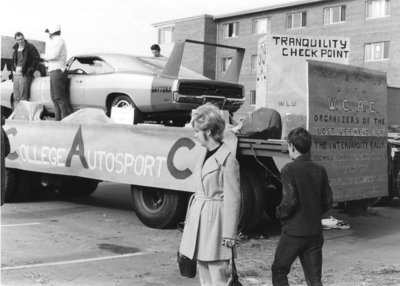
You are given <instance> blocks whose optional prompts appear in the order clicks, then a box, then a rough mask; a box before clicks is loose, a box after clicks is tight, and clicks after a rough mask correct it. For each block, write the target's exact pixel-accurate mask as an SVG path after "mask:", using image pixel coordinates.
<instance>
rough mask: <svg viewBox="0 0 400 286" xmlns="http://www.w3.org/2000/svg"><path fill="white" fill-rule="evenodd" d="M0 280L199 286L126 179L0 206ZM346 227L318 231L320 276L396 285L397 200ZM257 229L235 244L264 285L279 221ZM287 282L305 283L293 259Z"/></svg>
mask: <svg viewBox="0 0 400 286" xmlns="http://www.w3.org/2000/svg"><path fill="white" fill-rule="evenodd" d="M1 213H2V221H1V267H2V270H1V285H15V286H24V285H57V286H58V285H79V286H82V285H88V286H91V285H99V286H104V285H106V286H108V285H138V286H142V285H143V286H144V285H146V286H150V285H178V286H179V285H182V286H183V285H188V286H191V285H199V281H198V278H195V279H187V278H182V277H181V276H180V274H179V271H178V268H177V264H176V252H177V249H178V246H179V242H180V238H181V233H180V232H179V231H178V230H176V229H167V230H157V229H152V228H148V227H146V226H144V225H143V224H142V223H141V222H140V221H139V220H138V219H137V217H136V216H135V214H134V213H133V211H132V207H131V202H130V191H129V186H126V185H121V184H112V183H101V184H100V185H99V189H98V190H97V191H96V192H95V193H94V194H93V195H92V196H90V197H87V198H80V199H73V200H72V199H71V200H61V199H60V198H59V197H58V196H57V195H56V194H53V193H49V194H47V195H46V196H44V197H42V198H40V199H37V200H31V201H26V202H22V203H13V204H5V205H4V206H2V208H1ZM329 215H333V216H334V217H336V218H337V219H341V220H347V221H349V223H350V226H351V228H350V229H348V230H338V229H333V230H327V231H324V236H325V244H324V249H323V252H324V265H323V282H324V285H328V286H361V285H363V286H375V285H393V286H394V285H400V263H399V261H400V252H399V251H398V249H400V224H399V223H398V222H399V220H400V200H399V199H396V200H394V201H393V202H392V203H391V204H390V205H389V206H388V207H377V208H371V209H370V212H369V213H368V214H367V215H366V216H365V215H364V216H358V217H348V216H347V215H346V214H343V213H340V212H338V210H331V211H330V212H329V213H328V214H327V216H329ZM260 229H261V232H262V233H263V234H264V236H256V237H248V239H247V240H246V239H244V240H243V241H242V243H241V245H240V246H239V248H238V259H237V267H238V271H239V275H240V279H241V282H242V283H243V285H244V286H268V285H271V282H270V281H271V270H270V266H271V263H272V260H273V255H274V251H275V248H276V244H277V241H278V239H279V234H280V227H279V225H278V224H276V223H273V222H272V221H271V220H269V219H264V220H263V223H262V225H261V228H260ZM289 281H290V282H291V285H305V282H304V277H303V273H302V270H301V266H300V264H299V263H298V262H296V263H295V264H294V265H293V267H292V271H291V273H290V275H289Z"/></svg>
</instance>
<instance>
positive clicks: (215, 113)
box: [192, 103, 225, 142]
mask: <svg viewBox="0 0 400 286" xmlns="http://www.w3.org/2000/svg"><path fill="white" fill-rule="evenodd" d="M195 122H196V123H197V124H198V127H199V129H200V130H202V131H207V130H210V134H211V137H212V138H213V139H214V140H215V141H217V142H222V139H224V130H225V120H224V119H223V118H222V115H221V110H220V109H219V108H218V107H216V106H215V105H212V104H211V103H206V104H204V105H202V106H199V107H197V108H196V110H195V111H194V112H193V118H192V126H193V127H194V124H195Z"/></svg>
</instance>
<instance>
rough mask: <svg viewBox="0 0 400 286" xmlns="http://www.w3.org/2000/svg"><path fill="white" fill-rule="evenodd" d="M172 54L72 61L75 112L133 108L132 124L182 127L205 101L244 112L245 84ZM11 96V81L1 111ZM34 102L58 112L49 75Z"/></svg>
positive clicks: (37, 83) (34, 92) (37, 82)
mask: <svg viewBox="0 0 400 286" xmlns="http://www.w3.org/2000/svg"><path fill="white" fill-rule="evenodd" d="M174 51H175V50H174ZM174 51H173V52H172V54H171V57H170V58H169V59H167V58H155V57H139V56H132V55H125V54H87V55H80V56H74V57H72V58H71V59H70V60H69V61H68V62H67V71H68V82H69V85H68V92H69V94H70V98H71V103H72V107H73V109H74V110H78V109H81V108H85V107H96V108H101V109H103V110H104V111H105V112H106V113H107V115H109V116H111V117H112V112H113V111H115V110H117V109H115V108H114V107H131V108H133V110H134V118H133V121H134V122H133V123H134V124H136V123H141V122H144V121H145V120H151V121H157V122H164V123H165V122H167V121H169V122H170V123H171V122H172V124H173V125H176V126H183V125H184V124H185V123H186V122H188V121H189V120H190V115H191V110H192V109H194V108H196V107H197V106H199V105H201V104H203V103H205V102H209V101H210V102H213V103H215V104H217V105H219V107H221V108H222V109H225V110H228V111H229V112H230V113H233V112H235V111H236V110H238V109H239V108H240V106H241V105H242V103H243V101H244V88H243V86H242V85H240V84H237V83H233V82H225V81H214V80H210V79H208V78H206V77H204V76H202V75H200V74H198V73H195V72H193V71H191V70H189V69H187V68H185V67H183V66H181V65H180V60H181V57H182V52H183V49H182V51H179V50H178V51H175V52H174ZM179 56H180V57H179ZM240 65H241V62H240ZM239 70H240V67H239ZM237 77H238V75H237ZM237 77H236V78H235V77H234V78H235V79H236V80H237ZM12 91H13V90H12V82H10V81H9V82H3V83H2V84H1V105H2V107H7V108H12V107H13V94H12ZM31 101H37V102H41V103H43V105H44V108H45V110H46V112H47V113H50V114H51V113H54V107H53V103H52V101H51V98H50V77H49V76H43V77H35V78H34V80H33V81H32V86H31Z"/></svg>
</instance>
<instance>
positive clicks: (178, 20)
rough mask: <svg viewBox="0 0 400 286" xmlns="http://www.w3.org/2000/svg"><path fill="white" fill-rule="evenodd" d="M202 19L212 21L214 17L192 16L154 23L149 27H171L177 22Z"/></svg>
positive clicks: (205, 15)
mask: <svg viewBox="0 0 400 286" xmlns="http://www.w3.org/2000/svg"><path fill="white" fill-rule="evenodd" d="M202 18H211V19H214V17H213V16H212V15H208V14H203V15H197V16H192V17H186V18H180V19H175V20H169V21H163V22H158V23H154V24H151V25H152V26H153V27H161V26H171V25H173V24H175V23H178V22H184V21H190V20H196V19H202Z"/></svg>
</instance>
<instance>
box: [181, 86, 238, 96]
mask: <svg viewBox="0 0 400 286" xmlns="http://www.w3.org/2000/svg"><path fill="white" fill-rule="evenodd" d="M178 93H179V94H181V95H186V96H212V97H221V98H232V99H233V98H235V99H242V98H243V87H242V86H240V85H235V84H225V83H213V82H210V83H209V82H181V83H180V84H179V89H178Z"/></svg>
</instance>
